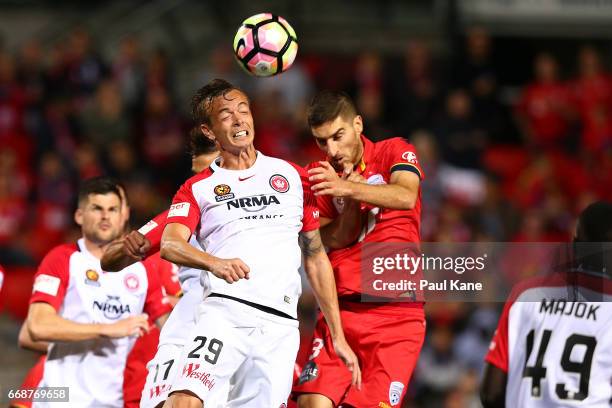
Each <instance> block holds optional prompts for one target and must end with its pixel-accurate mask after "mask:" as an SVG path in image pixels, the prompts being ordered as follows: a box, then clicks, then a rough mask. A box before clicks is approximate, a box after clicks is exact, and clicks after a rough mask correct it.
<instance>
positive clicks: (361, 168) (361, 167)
mask: <svg viewBox="0 0 612 408" xmlns="http://www.w3.org/2000/svg"><path fill="white" fill-rule="evenodd" d="M359 137H360V139H361V143H362V144H363V154H362V155H361V159H360V160H359V163H357V165H356V166H355V170H356V171H357V173H359V174H363V173H364V172H365V169H366V165H367V163H369V162H370V157H371V156H372V151H373V150H374V143H372V142H371V141H370V139H368V138H367V137H365V135H364V134H363V133H362V134H361V136H359Z"/></svg>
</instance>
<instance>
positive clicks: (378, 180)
mask: <svg viewBox="0 0 612 408" xmlns="http://www.w3.org/2000/svg"><path fill="white" fill-rule="evenodd" d="M366 183H368V184H370V185H374V186H376V185H379V184H387V183H386V182H385V178H384V177H383V176H382V174H373V175H371V176H370V177H368V179H367V181H366Z"/></svg>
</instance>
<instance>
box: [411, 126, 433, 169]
mask: <svg viewBox="0 0 612 408" xmlns="http://www.w3.org/2000/svg"><path fill="white" fill-rule="evenodd" d="M410 141H411V142H412V145H413V146H414V148H415V149H416V151H417V152H418V154H419V159H420V161H421V163H422V164H423V165H429V164H433V163H435V162H437V161H438V148H437V146H436V141H435V139H434V138H433V136H432V135H431V134H430V133H428V132H426V131H417V132H415V133H414V134H413V135H412V137H411V138H410Z"/></svg>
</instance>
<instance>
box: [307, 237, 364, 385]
mask: <svg viewBox="0 0 612 408" xmlns="http://www.w3.org/2000/svg"><path fill="white" fill-rule="evenodd" d="M299 243H300V248H301V249H302V254H303V257H304V269H305V271H306V275H307V276H308V280H309V281H310V285H311V286H312V290H313V292H314V294H315V297H316V298H317V301H318V303H319V307H320V308H321V312H323V315H324V316H325V321H326V322H327V325H328V327H329V331H330V335H331V338H332V342H333V345H334V349H335V351H336V354H337V355H338V357H340V358H341V359H342V361H343V362H344V363H345V364H346V366H347V367H348V369H349V370H350V371H351V372H352V376H353V378H352V381H353V384H354V385H357V386H358V387H361V369H360V368H359V362H358V361H357V356H356V355H355V353H354V352H353V350H351V348H350V347H349V345H348V343H347V342H346V339H345V337H344V332H343V330H342V321H341V319H340V310H339V308H338V296H337V293H336V281H335V279H334V273H333V270H332V266H331V264H330V263H329V258H327V255H326V254H325V249H324V248H323V242H322V241H321V235H320V234H319V230H312V231H307V232H301V233H300V235H299Z"/></svg>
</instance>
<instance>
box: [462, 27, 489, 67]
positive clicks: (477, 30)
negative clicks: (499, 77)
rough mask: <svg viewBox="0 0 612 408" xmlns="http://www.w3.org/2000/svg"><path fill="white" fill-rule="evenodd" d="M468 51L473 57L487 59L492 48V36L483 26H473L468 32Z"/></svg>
mask: <svg viewBox="0 0 612 408" xmlns="http://www.w3.org/2000/svg"><path fill="white" fill-rule="evenodd" d="M466 40H467V52H468V54H469V55H470V57H472V58H473V59H477V60H480V59H486V58H487V57H488V56H489V52H490V50H491V38H490V37H489V33H488V32H487V31H486V30H485V29H484V28H482V27H473V28H471V29H469V30H468V32H467V39H466Z"/></svg>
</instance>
